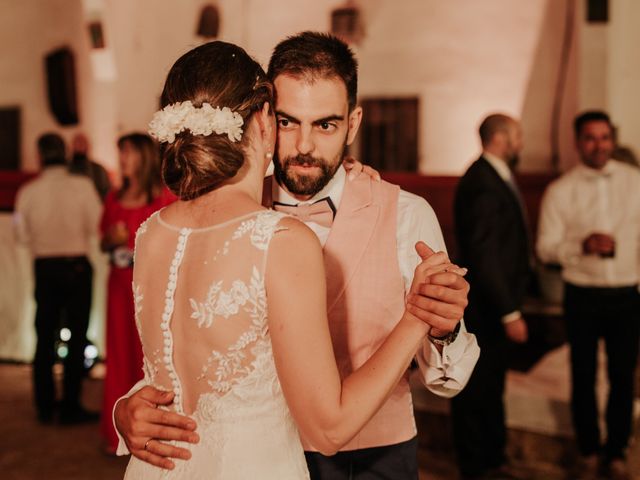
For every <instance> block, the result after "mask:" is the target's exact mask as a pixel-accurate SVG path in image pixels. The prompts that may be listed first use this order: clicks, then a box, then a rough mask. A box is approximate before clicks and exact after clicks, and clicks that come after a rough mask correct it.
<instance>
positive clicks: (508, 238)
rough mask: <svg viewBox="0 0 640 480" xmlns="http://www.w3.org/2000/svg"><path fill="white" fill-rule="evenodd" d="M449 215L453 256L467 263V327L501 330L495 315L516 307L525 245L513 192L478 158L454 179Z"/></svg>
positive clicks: (522, 287) (524, 279)
mask: <svg viewBox="0 0 640 480" xmlns="http://www.w3.org/2000/svg"><path fill="white" fill-rule="evenodd" d="M454 220H455V230H456V237H457V241H458V252H459V258H458V259H457V260H458V261H459V263H460V264H461V265H462V266H465V267H468V268H469V273H468V274H467V280H468V281H469V284H470V285H471V291H470V293H469V306H468V308H467V310H466V312H465V321H466V323H467V326H468V328H469V330H470V331H474V332H476V333H479V334H481V335H482V334H483V333H487V334H491V333H498V332H503V328H502V324H501V317H502V316H503V315H506V314H508V313H510V312H513V311H514V310H519V309H520V308H521V307H522V302H523V299H524V295H525V293H526V290H527V285H528V282H529V279H530V264H529V258H530V257H529V252H530V245H529V238H528V233H527V225H526V220H525V218H524V216H523V212H522V210H521V207H520V203H519V201H518V198H517V196H516V194H515V193H514V192H513V191H512V190H511V188H510V187H509V186H508V185H507V183H506V182H505V181H504V180H502V178H501V177H500V176H499V175H498V172H496V170H495V169H494V168H493V167H492V166H491V164H490V163H489V162H488V161H487V160H485V159H484V158H482V157H480V158H479V159H478V160H476V161H475V162H474V163H473V164H472V165H471V166H470V167H469V169H468V170H467V172H466V173H465V174H464V175H463V177H462V178H461V179H460V183H459V184H458V187H457V190H456V195H455V204H454Z"/></svg>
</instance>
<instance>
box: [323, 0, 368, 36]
mask: <svg viewBox="0 0 640 480" xmlns="http://www.w3.org/2000/svg"><path fill="white" fill-rule="evenodd" d="M331 33H333V34H334V35H335V36H337V37H339V38H341V39H342V40H344V41H345V42H347V43H356V44H357V43H359V42H360V40H362V37H363V36H364V28H363V26H362V20H361V15H360V10H359V9H358V7H357V6H356V5H355V2H354V1H353V0H349V1H348V2H347V5H346V6H344V7H340V8H336V9H335V10H333V11H332V12H331Z"/></svg>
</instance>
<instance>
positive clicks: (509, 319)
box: [502, 310, 522, 325]
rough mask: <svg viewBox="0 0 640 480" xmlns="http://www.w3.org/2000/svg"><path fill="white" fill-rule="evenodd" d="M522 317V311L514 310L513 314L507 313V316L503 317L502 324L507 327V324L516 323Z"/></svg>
mask: <svg viewBox="0 0 640 480" xmlns="http://www.w3.org/2000/svg"><path fill="white" fill-rule="evenodd" d="M521 317H522V312H520V310H514V311H513V312H511V313H507V314H506V315H503V316H502V324H503V325H506V324H507V323H511V322H515V321H516V320H518V319H519V318H521Z"/></svg>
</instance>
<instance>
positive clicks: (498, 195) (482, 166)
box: [451, 114, 531, 479]
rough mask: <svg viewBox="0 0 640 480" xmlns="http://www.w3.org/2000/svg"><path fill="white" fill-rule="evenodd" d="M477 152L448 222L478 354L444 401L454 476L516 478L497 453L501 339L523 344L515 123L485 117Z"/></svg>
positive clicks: (501, 434)
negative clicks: (465, 271)
mask: <svg viewBox="0 0 640 480" xmlns="http://www.w3.org/2000/svg"><path fill="white" fill-rule="evenodd" d="M479 134H480V140H481V142H482V155H481V156H480V158H479V159H478V160H476V161H475V162H474V163H473V164H472V165H471V166H470V167H469V169H468V170H467V171H466V173H465V174H464V175H463V176H462V178H461V180H460V183H459V184H458V188H457V190H456V196H455V206H454V218H455V229H456V238H457V241H458V245H459V250H458V251H459V253H460V258H459V261H460V262H461V264H462V265H463V266H465V267H468V268H469V275H468V278H469V284H470V285H471V291H470V293H469V307H467V310H466V313H465V319H466V321H467V325H468V326H469V331H470V332H472V333H475V334H476V336H477V337H478V344H479V345H480V348H481V349H482V354H481V355H480V359H479V360H478V364H477V366H476V369H475V371H474V372H473V374H472V375H471V379H470V380H469V384H468V385H467V388H466V389H465V390H463V391H462V392H461V393H460V395H458V396H457V397H455V398H454V399H453V401H452V403H451V407H452V421H453V434H454V444H455V447H456V451H457V455H458V464H459V467H460V472H461V474H462V478H465V479H466V478H470V479H471V478H482V479H485V478H487V479H489V478H491V479H493V478H495V479H505V478H507V479H508V478H517V477H515V475H517V472H516V471H515V470H514V469H513V468H512V467H511V466H510V465H509V464H508V462H507V459H506V456H505V446H506V427H505V418H504V400H503V396H504V385H505V375H506V371H507V356H506V353H507V346H508V342H510V341H511V342H515V343H523V342H526V341H527V337H528V330H527V324H526V323H525V321H524V319H523V317H522V313H521V311H522V304H523V301H524V296H525V293H526V292H527V288H528V286H529V281H530V280H531V266H530V260H531V247H530V241H529V235H528V228H527V222H526V216H525V210H524V205H523V204H522V199H521V197H520V193H519V190H518V187H517V185H516V183H515V179H514V176H513V173H512V169H513V168H514V167H515V165H516V163H517V159H518V154H519V153H520V151H521V150H522V146H523V142H522V130H521V127H520V124H519V122H518V121H516V120H515V119H513V118H511V117H509V116H507V115H502V114H493V115H489V116H487V117H486V118H485V119H484V121H483V122H482V123H481V125H480V129H479Z"/></svg>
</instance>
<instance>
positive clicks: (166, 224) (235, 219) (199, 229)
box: [156, 208, 270, 232]
mask: <svg viewBox="0 0 640 480" xmlns="http://www.w3.org/2000/svg"><path fill="white" fill-rule="evenodd" d="M163 210H164V208H163V209H161V210H159V211H158V212H157V215H156V218H157V219H158V223H159V224H160V225H162V226H163V227H165V228H168V229H170V230H174V231H176V232H180V231H182V230H189V232H207V231H209V230H215V229H217V228H222V227H226V226H227V225H230V224H232V223H236V222H238V221H240V220H244V219H246V218H249V217H252V216H255V215H257V214H259V213H260V212H269V211H270V210H268V209H264V208H262V209H260V210H254V211H252V212H249V213H245V214H243V215H239V216H237V217H233V218H230V219H229V220H225V221H224V222H221V223H216V224H214V225H208V226H206V227H179V226H177V225H173V224H171V223H169V222H167V221H166V220H163V218H162V215H161V214H162V211H163Z"/></svg>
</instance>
